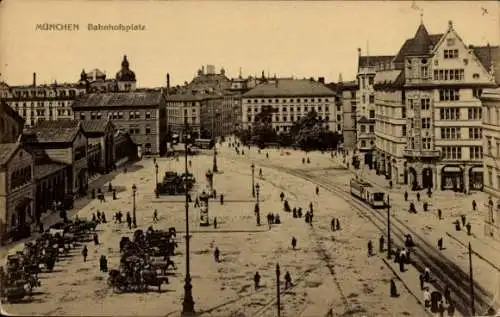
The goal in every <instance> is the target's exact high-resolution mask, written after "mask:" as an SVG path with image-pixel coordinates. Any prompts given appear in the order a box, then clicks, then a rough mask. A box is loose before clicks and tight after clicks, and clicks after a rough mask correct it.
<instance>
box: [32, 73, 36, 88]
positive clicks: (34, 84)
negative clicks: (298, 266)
mask: <svg viewBox="0 0 500 317" xmlns="http://www.w3.org/2000/svg"><path fill="white" fill-rule="evenodd" d="M33 86H36V73H33Z"/></svg>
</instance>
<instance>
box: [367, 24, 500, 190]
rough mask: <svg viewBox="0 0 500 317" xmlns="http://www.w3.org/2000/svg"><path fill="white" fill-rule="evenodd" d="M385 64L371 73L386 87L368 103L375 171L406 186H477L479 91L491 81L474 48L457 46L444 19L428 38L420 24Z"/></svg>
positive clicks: (479, 186) (458, 42) (480, 182)
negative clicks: (374, 110) (374, 115)
mask: <svg viewBox="0 0 500 317" xmlns="http://www.w3.org/2000/svg"><path fill="white" fill-rule="evenodd" d="M392 63H393V65H392V66H391V67H393V68H394V71H391V70H389V71H386V73H385V74H382V73H381V75H380V77H379V78H380V79H379V84H381V86H380V87H384V84H383V82H384V81H385V82H386V83H390V85H389V87H387V85H386V86H385V88H381V89H380V93H379V95H378V97H379V100H377V102H376V103H377V105H378V110H379V111H378V113H379V116H380V120H379V122H378V124H377V125H378V127H379V128H380V129H379V132H378V136H377V137H378V140H377V151H378V152H379V153H380V154H381V155H380V158H379V159H378V163H377V169H378V171H379V172H381V173H383V174H385V175H386V177H387V178H388V179H391V180H393V181H396V182H403V183H408V184H410V185H412V186H413V187H414V188H429V187H430V188H438V189H443V190H444V189H454V190H461V191H469V190H480V189H482V186H483V180H482V178H483V177H482V175H483V170H482V159H483V150H482V123H481V118H482V110H481V101H480V100H479V96H480V94H481V90H482V89H483V88H486V87H491V86H492V85H494V83H495V79H494V77H493V76H492V74H491V73H490V72H489V71H488V70H487V69H486V67H485V65H484V64H483V62H482V60H481V59H480V58H479V57H478V56H477V54H476V51H475V49H474V48H473V47H468V46H467V45H465V43H464V42H463V40H462V39H461V38H460V36H459V35H458V34H457V33H456V31H455V30H454V28H453V24H452V22H451V21H450V22H449V25H448V29H447V31H446V32H445V33H444V34H436V35H430V34H429V33H428V32H427V30H426V28H425V26H424V25H423V23H421V24H420V26H419V27H418V29H417V32H416V33H415V36H414V37H413V38H411V39H408V40H407V41H406V42H405V43H404V44H403V46H402V47H401V49H400V51H399V52H398V54H397V55H396V56H395V57H394V59H393V60H392ZM397 71H400V73H399V74H398V73H397ZM384 77H387V79H384ZM393 79H394V81H393ZM401 84H402V87H400V86H401ZM388 90H389V92H388ZM398 100H400V102H399V104H398ZM387 101H389V102H387ZM403 109H405V110H403ZM402 120H406V130H404V125H402V122H403V121H402ZM404 136H406V144H405V149H404V151H403V157H404V159H402V158H401V157H400V151H401V143H400V142H401V140H402V139H401V138H403V137H404ZM389 150H390V151H389Z"/></svg>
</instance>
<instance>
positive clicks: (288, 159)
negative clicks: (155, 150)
mask: <svg viewBox="0 0 500 317" xmlns="http://www.w3.org/2000/svg"><path fill="white" fill-rule="evenodd" d="M231 150H232V149H227V148H224V147H223V148H222V149H221V152H222V153H221V156H222V157H219V161H218V162H219V168H220V170H221V171H222V173H220V174H216V175H215V177H214V184H215V188H216V190H217V193H218V194H220V193H222V194H224V196H225V204H224V205H220V204H219V201H218V200H216V201H213V200H212V201H211V202H210V207H209V214H210V217H211V219H213V217H214V216H215V217H217V223H218V228H217V229H213V227H208V228H202V227H200V226H199V225H198V211H197V210H196V209H195V208H193V204H190V220H191V221H190V226H191V227H190V228H191V230H192V231H193V233H192V240H191V242H192V243H191V274H192V278H193V282H192V283H193V296H194V300H195V302H196V303H195V308H196V310H197V311H198V312H203V313H204V314H202V316H241V317H243V316H248V317H256V316H276V305H275V290H276V286H275V282H276V279H275V266H276V263H279V264H280V267H281V272H282V273H281V277H282V278H281V286H282V299H281V303H282V316H289V317H296V316H304V317H305V316H325V315H326V313H327V312H328V311H329V309H332V312H333V316H423V315H424V314H425V313H424V310H423V308H422V307H421V305H419V304H418V303H417V301H416V299H415V298H414V297H413V296H411V295H410V294H408V293H407V292H406V290H405V289H404V287H403V286H402V285H401V284H400V282H399V281H396V284H397V286H398V291H399V293H400V294H401V295H400V297H398V298H391V297H390V296H389V280H390V279H391V278H394V275H393V273H392V272H391V271H390V270H388V268H387V267H386V266H385V265H384V263H383V262H382V261H381V259H380V258H379V257H376V256H375V257H370V258H368V257H367V248H366V245H367V241H368V240H369V239H373V240H376V237H378V236H379V235H380V232H379V231H378V229H376V228H375V227H374V226H373V225H372V224H371V223H369V222H368V221H366V220H365V219H363V218H360V217H359V216H357V214H356V213H354V212H353V211H352V209H351V207H350V206H349V205H348V204H347V203H346V202H345V201H343V200H340V199H338V198H336V197H335V196H332V195H331V194H328V193H327V192H326V191H320V194H319V196H318V197H317V196H316V195H315V193H314V189H315V186H314V185H313V184H311V183H309V182H307V181H304V180H302V179H299V178H296V177H293V176H290V175H287V174H283V173H281V172H278V171H275V170H272V169H269V168H263V174H264V175H263V179H259V177H258V169H259V166H258V162H257V161H256V160H255V159H254V158H253V157H252V155H254V156H257V155H258V154H257V153H256V150H252V152H253V153H252V154H251V155H250V157H247V158H245V159H243V161H236V160H233V159H232V158H230V157H229V156H230V151H231ZM264 153H265V152H263V154H262V155H261V156H263V157H264V159H265V154H264ZM290 153H291V155H290V156H279V154H278V153H277V151H274V153H271V157H270V161H272V162H274V163H276V164H280V165H281V166H287V167H295V168H302V167H303V166H302V164H301V162H300V159H301V157H302V154H300V153H297V152H294V151H290ZM309 156H310V157H311V160H312V162H311V164H309V165H308V166H307V167H308V168H311V169H320V168H323V167H324V166H327V165H328V166H333V165H334V164H333V162H332V161H331V159H330V158H329V156H328V155H326V154H325V155H321V154H320V153H311V154H310V155H309ZM241 158H242V157H241ZM190 160H191V161H192V166H193V167H192V172H193V173H194V174H195V177H196V179H197V182H198V188H200V190H201V188H204V187H205V183H206V181H205V176H204V174H205V172H206V171H207V170H208V169H209V168H211V166H212V158H211V156H196V157H190ZM251 161H255V162H256V163H255V164H256V165H257V167H256V172H255V176H256V177H255V180H256V183H257V182H258V183H259V185H260V187H261V190H260V201H261V223H262V225H261V226H260V227H257V226H256V221H255V216H254V213H253V206H254V203H255V200H254V199H253V198H252V196H251V170H250V163H251ZM158 164H159V167H160V171H159V178H162V177H163V174H164V172H165V171H166V170H170V169H172V170H175V171H179V172H180V171H182V170H183V166H184V163H183V159H181V160H180V161H178V162H177V161H175V160H171V159H168V160H167V159H163V158H161V159H159V160H158ZM128 170H129V172H128V173H127V174H119V175H117V176H116V178H115V179H114V180H112V183H113V186H115V187H117V188H118V197H119V199H118V200H116V201H113V200H112V199H111V197H110V195H107V200H106V202H105V203H103V204H101V203H99V202H98V201H97V200H95V201H92V202H90V203H89V204H88V205H86V206H85V207H83V209H81V210H80V211H79V213H78V215H79V217H80V218H90V217H91V215H92V213H94V212H96V211H97V210H99V211H105V212H106V216H107V219H108V223H107V224H101V225H99V226H98V232H99V237H100V241H101V245H99V246H97V247H96V246H94V245H93V243H88V248H89V258H88V261H87V262H86V263H83V260H82V257H81V256H80V251H81V248H80V249H78V250H74V252H73V254H74V256H73V257H70V258H66V259H62V260H61V261H60V262H58V263H57V264H56V268H55V271H54V272H53V273H44V274H42V275H41V281H42V287H41V288H39V289H37V291H40V293H39V294H36V295H35V296H34V300H33V301H32V302H29V303H23V304H4V305H3V309H4V311H5V312H7V313H9V314H15V315H17V314H22V315H32V314H36V315H85V316H97V315H99V316H102V315H107V316H111V315H119V316H129V315H137V316H165V315H169V316H170V315H172V316H179V313H180V309H181V303H182V297H183V283H184V281H183V279H184V275H185V266H184V265H185V264H184V263H185V250H184V248H185V243H184V239H183V231H184V228H185V223H184V219H185V218H184V202H183V196H177V197H173V196H161V197H160V198H159V199H156V198H155V197H154V195H153V188H154V179H155V172H154V167H153V161H152V160H143V161H141V162H138V163H136V164H134V166H133V167H129V169H128ZM345 172H346V171H338V173H339V176H338V177H347V174H344V176H342V173H345ZM339 179H340V178H339ZM134 183H135V184H136V185H137V187H138V193H137V199H136V201H137V216H138V220H137V223H138V225H139V227H140V228H143V229H145V228H147V227H148V226H150V225H152V215H153V210H154V209H155V208H156V209H158V211H159V216H160V222H159V223H158V224H157V225H156V226H155V227H156V228H158V229H167V228H168V227H172V226H174V227H176V229H177V230H178V232H179V233H178V236H177V239H178V242H179V248H178V255H176V256H175V257H174V258H173V260H174V261H175V263H176V265H177V267H178V269H177V271H175V274H174V275H173V276H170V284H169V285H163V286H162V289H163V291H162V292H161V293H158V292H157V291H156V290H153V289H151V291H150V292H148V293H125V294H115V293H113V291H112V290H111V289H109V287H108V285H107V283H106V279H107V275H106V274H104V273H101V272H99V263H98V259H99V257H100V255H101V254H105V255H107V257H108V260H109V268H110V269H111V268H116V267H117V266H118V263H119V251H118V242H119V239H120V238H121V236H123V235H130V234H131V231H129V230H128V228H127V227H126V224H122V225H119V224H114V223H113V222H112V215H113V214H114V212H116V211H118V210H122V211H123V212H127V211H130V212H131V211H132V191H131V187H132V184H134ZM105 188H106V187H103V189H105ZM281 191H283V192H284V193H285V194H286V198H287V199H288V200H289V202H290V205H291V207H292V208H293V207H294V206H296V207H299V206H300V207H302V208H303V210H304V211H305V210H307V208H308V205H309V202H313V204H314V220H313V227H312V228H311V227H310V226H309V225H308V224H306V223H305V221H304V218H302V219H294V218H293V217H292V215H291V213H286V212H284V211H283V210H282V203H281V202H280V199H279V194H280V192H281ZM193 198H194V195H193ZM268 212H273V213H278V214H279V215H280V218H281V221H282V224H280V225H273V227H272V228H271V230H268V228H267V224H266V220H265V219H266V218H265V216H266V215H267V213H268ZM332 217H336V218H339V219H340V224H341V227H342V229H341V230H340V231H336V232H332V231H330V221H331V218H332ZM292 236H295V237H296V238H297V240H298V249H297V250H295V251H294V250H292V248H291V245H290V241H291V238H292ZM450 243H451V242H450ZM446 244H448V242H447V243H446ZM374 245H375V250H376V251H377V250H378V246H377V243H375V244H374ZM215 246H217V247H218V248H219V249H220V251H221V255H222V262H221V263H216V262H215V261H214V259H213V250H214V248H215ZM256 271H259V273H260V275H261V276H262V280H261V284H263V285H264V287H263V288H262V289H261V290H259V291H257V292H256V291H255V290H254V288H253V275H254V274H255V272H256ZM286 271H289V272H290V274H291V276H292V280H293V282H294V284H295V286H294V287H293V288H292V289H290V290H286V291H285V290H283V286H284V280H283V276H284V274H285V272H286ZM415 283H417V282H415Z"/></svg>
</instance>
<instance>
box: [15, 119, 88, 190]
mask: <svg viewBox="0 0 500 317" xmlns="http://www.w3.org/2000/svg"><path fill="white" fill-rule="evenodd" d="M21 140H22V142H23V144H24V145H25V146H26V148H27V149H28V150H29V151H30V152H31V153H33V154H34V156H35V161H36V162H37V164H41V163H45V164H51V163H57V164H61V163H62V164H67V165H69V172H68V173H67V176H68V180H67V183H66V184H67V186H68V187H67V188H66V193H67V194H70V195H73V196H74V197H78V196H82V195H85V194H86V192H87V189H88V156H87V154H88V141H87V138H86V137H85V135H84V133H83V130H82V128H81V124H80V122H78V121H77V120H57V121H40V122H38V123H37V124H36V125H35V126H33V127H32V128H30V129H28V130H26V131H24V133H23V136H22V138H21Z"/></svg>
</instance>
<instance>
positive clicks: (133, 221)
mask: <svg viewBox="0 0 500 317" xmlns="http://www.w3.org/2000/svg"><path fill="white" fill-rule="evenodd" d="M136 192H137V186H135V184H133V185H132V224H133V225H134V228H137V218H136V215H135V193H136Z"/></svg>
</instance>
